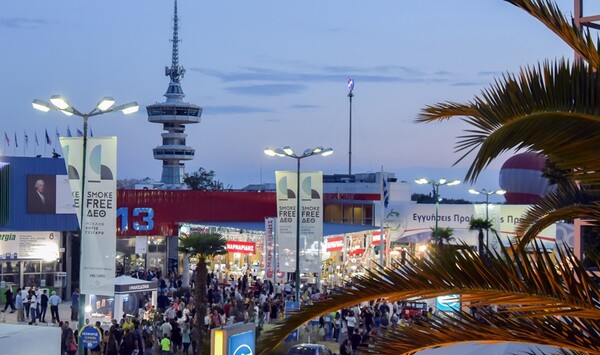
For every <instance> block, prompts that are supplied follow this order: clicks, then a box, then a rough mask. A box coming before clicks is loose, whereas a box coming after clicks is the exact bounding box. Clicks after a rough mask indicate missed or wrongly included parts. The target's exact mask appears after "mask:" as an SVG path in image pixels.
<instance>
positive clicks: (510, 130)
mask: <svg viewBox="0 0 600 355" xmlns="http://www.w3.org/2000/svg"><path fill="white" fill-rule="evenodd" d="M507 2H509V3H511V4H513V5H515V6H517V7H519V8H521V9H523V10H525V11H526V12H528V13H529V14H531V15H532V16H533V17H535V18H536V19H538V20H540V21H541V22H542V23H543V24H544V25H545V26H547V27H548V28H549V29H550V30H552V31H553V32H554V33H556V34H557V35H558V36H559V37H560V38H561V39H563V40H564V41H565V43H566V44H567V45H569V46H571V47H572V48H573V49H574V50H575V52H576V53H577V54H578V55H579V56H580V57H581V58H582V59H583V60H584V61H585V62H575V63H572V64H570V63H569V61H568V60H565V59H559V60H555V61H544V62H543V63H540V64H538V65H537V66H531V67H527V68H522V69H521V72H520V73H519V74H518V75H513V74H505V75H504V76H503V77H502V79H497V80H496V81H495V83H494V84H493V85H492V86H491V87H490V88H488V89H486V90H484V91H483V93H482V94H481V96H479V97H475V98H474V99H473V100H472V101H471V102H468V103H465V104H461V103H455V102H444V103H439V104H436V105H431V106H428V107H426V108H425V109H424V110H423V112H422V113H421V114H420V116H419V118H418V119H417V121H418V122H434V121H445V120H449V119H452V118H459V119H462V120H464V121H465V122H467V123H468V124H469V125H471V126H472V127H470V128H469V129H467V130H466V134H465V135H463V136H461V137H459V140H458V142H457V150H458V151H461V152H463V153H464V155H462V156H461V157H460V158H459V160H458V161H461V160H462V159H464V158H465V157H466V156H467V155H469V154H470V153H472V152H475V151H476V155H475V158H474V160H473V162H472V164H471V166H470V168H469V170H468V172H467V176H466V180H468V181H470V182H474V181H475V180H476V179H477V177H478V176H479V174H480V173H481V172H482V171H483V170H485V168H486V167H487V166H488V165H489V164H490V163H491V162H492V161H493V160H494V159H495V158H497V157H498V156H499V155H500V154H501V153H503V152H505V151H509V150H512V149H527V150H533V151H537V152H540V153H542V154H544V155H545V156H546V157H547V158H548V160H549V161H550V162H551V165H552V166H553V167H555V169H558V170H559V171H561V172H568V175H567V176H568V177H569V178H570V180H571V184H573V183H574V182H575V181H577V182H578V183H577V184H575V185H572V186H567V187H566V188H563V189H560V188H558V189H557V190H556V191H553V192H550V193H549V194H547V196H546V198H544V199H543V200H542V201H541V202H540V203H539V204H538V207H539V208H534V209H531V210H530V211H529V212H528V213H527V215H526V216H525V218H523V220H522V223H521V224H520V226H519V231H520V232H522V233H523V239H522V241H523V243H527V242H529V241H531V239H532V238H533V237H535V236H536V235H537V234H538V233H539V232H540V231H541V230H543V229H544V228H546V227H547V226H549V225H551V224H553V223H555V222H557V221H559V220H562V219H565V218H568V219H572V218H589V219H591V220H594V221H598V220H600V204H599V203H598V202H597V201H595V200H596V199H597V197H598V190H599V189H598V186H599V185H598V183H599V182H600V159H597V153H598V152H600V139H599V138H600V137H599V133H600V115H599V111H598V110H599V108H600V76H599V75H598V71H599V70H600V52H599V51H598V47H597V44H596V43H595V41H594V39H593V38H592V36H591V34H590V33H589V30H580V29H579V28H577V27H576V26H574V25H573V23H574V21H573V20H572V19H566V18H565V17H564V16H563V14H562V13H561V12H560V10H559V9H558V7H557V6H556V5H555V4H554V3H553V2H551V1H549V0H507ZM567 185H568V184H567ZM574 190H578V191H580V193H578V194H577V195H576V197H577V198H576V199H575V198H573V195H572V192H573V191H574Z"/></svg>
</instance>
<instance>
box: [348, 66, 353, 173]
mask: <svg viewBox="0 0 600 355" xmlns="http://www.w3.org/2000/svg"><path fill="white" fill-rule="evenodd" d="M348 89H349V92H348V98H349V100H350V111H349V116H350V117H349V122H350V126H349V130H348V175H352V98H353V97H354V94H353V93H352V90H354V80H353V79H352V78H348Z"/></svg>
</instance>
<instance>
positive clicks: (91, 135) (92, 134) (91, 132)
mask: <svg viewBox="0 0 600 355" xmlns="http://www.w3.org/2000/svg"><path fill="white" fill-rule="evenodd" d="M93 136H94V131H92V127H90V137H93Z"/></svg>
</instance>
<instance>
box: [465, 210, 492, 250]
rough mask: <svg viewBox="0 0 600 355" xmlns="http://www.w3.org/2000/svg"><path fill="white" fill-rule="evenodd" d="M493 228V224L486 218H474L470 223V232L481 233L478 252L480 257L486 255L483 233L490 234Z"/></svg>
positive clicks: (478, 236)
mask: <svg viewBox="0 0 600 355" xmlns="http://www.w3.org/2000/svg"><path fill="white" fill-rule="evenodd" d="M492 226H493V225H492V222H491V221H490V220H489V219H485V218H473V219H471V220H470V221H469V230H470V231H478V232H479V233H478V235H477V242H478V243H477V250H478V251H479V255H484V247H483V231H484V230H485V231H486V232H489V230H490V229H492Z"/></svg>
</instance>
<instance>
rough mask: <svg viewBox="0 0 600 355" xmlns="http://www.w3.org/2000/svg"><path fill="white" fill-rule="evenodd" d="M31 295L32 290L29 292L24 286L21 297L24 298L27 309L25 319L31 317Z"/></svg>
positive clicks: (24, 306) (25, 309)
mask: <svg viewBox="0 0 600 355" xmlns="http://www.w3.org/2000/svg"><path fill="white" fill-rule="evenodd" d="M30 295H31V292H29V291H28V290H27V289H25V287H23V289H22V290H21V297H22V298H23V308H24V311H25V319H29V308H30V306H31V305H30V304H29V299H30V298H31V297H29V296H30Z"/></svg>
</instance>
